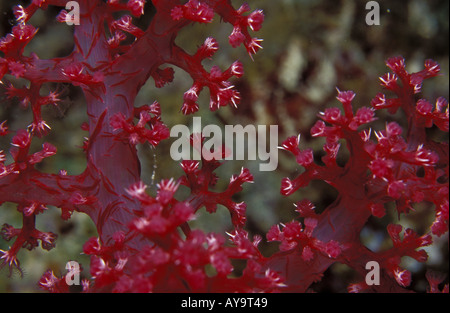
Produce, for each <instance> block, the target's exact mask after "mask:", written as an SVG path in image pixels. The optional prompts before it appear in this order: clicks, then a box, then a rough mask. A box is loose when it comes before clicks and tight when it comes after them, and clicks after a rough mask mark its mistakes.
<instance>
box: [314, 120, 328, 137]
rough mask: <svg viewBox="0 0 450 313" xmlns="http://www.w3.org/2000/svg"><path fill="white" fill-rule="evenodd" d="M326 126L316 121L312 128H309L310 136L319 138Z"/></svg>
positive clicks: (323, 133)
mask: <svg viewBox="0 0 450 313" xmlns="http://www.w3.org/2000/svg"><path fill="white" fill-rule="evenodd" d="M325 130H326V126H325V123H324V122H323V121H321V120H319V121H317V122H316V123H315V124H314V126H313V127H311V136H313V137H319V136H324V135H325Z"/></svg>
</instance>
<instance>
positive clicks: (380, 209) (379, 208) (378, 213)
mask: <svg viewBox="0 0 450 313" xmlns="http://www.w3.org/2000/svg"><path fill="white" fill-rule="evenodd" d="M370 212H371V213H372V215H373V216H375V217H378V218H382V217H383V216H385V215H386V209H385V208H384V205H383V204H382V203H372V204H371V205H370Z"/></svg>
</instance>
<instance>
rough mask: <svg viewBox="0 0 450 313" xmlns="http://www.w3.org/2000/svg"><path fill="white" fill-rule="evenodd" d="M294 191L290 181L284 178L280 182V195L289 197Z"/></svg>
mask: <svg viewBox="0 0 450 313" xmlns="http://www.w3.org/2000/svg"><path fill="white" fill-rule="evenodd" d="M293 191H294V185H293V184H292V181H291V180H290V179H289V178H287V177H285V178H283V179H282V180H281V194H282V195H283V196H287V195H290V194H291V193H292V192H293Z"/></svg>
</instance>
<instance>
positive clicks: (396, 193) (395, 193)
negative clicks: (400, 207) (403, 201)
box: [387, 180, 406, 199]
mask: <svg viewBox="0 0 450 313" xmlns="http://www.w3.org/2000/svg"><path fill="white" fill-rule="evenodd" d="M405 188H406V185H405V183H404V182H402V181H401V180H398V181H395V182H393V183H390V184H389V186H388V188H387V191H388V195H389V196H390V197H392V198H394V199H400V197H401V196H402V194H403V191H404V190H405Z"/></svg>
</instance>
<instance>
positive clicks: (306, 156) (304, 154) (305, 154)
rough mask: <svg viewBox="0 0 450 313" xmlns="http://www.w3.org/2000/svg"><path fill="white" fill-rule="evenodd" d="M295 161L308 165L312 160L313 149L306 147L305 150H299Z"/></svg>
mask: <svg viewBox="0 0 450 313" xmlns="http://www.w3.org/2000/svg"><path fill="white" fill-rule="evenodd" d="M296 161H297V163H298V164H300V165H301V166H304V167H308V166H309V165H311V164H312V163H313V162H314V155H313V150H312V149H307V150H304V151H301V152H300V153H299V154H298V155H297V157H296Z"/></svg>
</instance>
